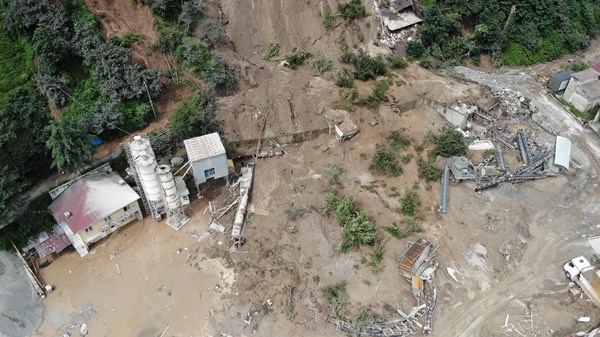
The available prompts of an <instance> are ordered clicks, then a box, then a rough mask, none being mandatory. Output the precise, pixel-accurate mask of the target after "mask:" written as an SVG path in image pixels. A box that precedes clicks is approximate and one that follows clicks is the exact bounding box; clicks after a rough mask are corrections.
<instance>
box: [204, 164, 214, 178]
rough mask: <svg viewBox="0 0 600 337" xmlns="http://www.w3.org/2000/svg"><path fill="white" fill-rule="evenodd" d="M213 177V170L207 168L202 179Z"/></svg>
mask: <svg viewBox="0 0 600 337" xmlns="http://www.w3.org/2000/svg"><path fill="white" fill-rule="evenodd" d="M214 175H215V168H214V167H213V168H209V169H208V170H204V178H211V177H212V176H214Z"/></svg>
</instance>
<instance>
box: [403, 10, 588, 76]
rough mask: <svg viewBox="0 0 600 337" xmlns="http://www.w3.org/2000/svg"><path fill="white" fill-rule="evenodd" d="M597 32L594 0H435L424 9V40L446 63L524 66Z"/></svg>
mask: <svg viewBox="0 0 600 337" xmlns="http://www.w3.org/2000/svg"><path fill="white" fill-rule="evenodd" d="M599 31H600V3H598V1H594V0H558V1H551V0H523V1H519V2H514V1H508V0H473V1H457V0H436V1H435V2H433V3H432V4H430V5H428V6H427V7H426V8H425V13H424V24H423V25H422V27H421V41H422V43H423V44H424V45H425V47H426V48H427V50H428V52H429V54H430V55H431V56H433V57H434V58H436V59H438V60H441V61H445V62H459V61H460V60H462V59H464V58H466V57H473V56H478V55H479V54H481V53H487V54H492V56H493V57H494V60H495V61H496V63H497V64H506V65H522V64H532V63H536V62H545V61H550V60H553V59H556V58H558V57H560V56H562V55H563V54H565V53H567V52H574V51H577V50H580V49H582V48H585V47H587V46H588V45H589V43H590V41H591V39H592V38H593V37H594V36H596V35H597V34H598V32H599ZM411 49H412V50H413V51H414V50H415V46H414V45H413V46H411Z"/></svg>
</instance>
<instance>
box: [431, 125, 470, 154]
mask: <svg viewBox="0 0 600 337" xmlns="http://www.w3.org/2000/svg"><path fill="white" fill-rule="evenodd" d="M467 147H468V145H467V141H466V140H465V137H464V136H463V134H462V133H460V132H458V131H456V130H452V129H450V130H447V131H446V132H444V133H442V134H441V135H439V136H438V137H437V140H436V143H435V148H434V153H435V154H436V155H438V154H439V155H442V156H444V157H452V156H460V155H464V154H465V153H466V152H467Z"/></svg>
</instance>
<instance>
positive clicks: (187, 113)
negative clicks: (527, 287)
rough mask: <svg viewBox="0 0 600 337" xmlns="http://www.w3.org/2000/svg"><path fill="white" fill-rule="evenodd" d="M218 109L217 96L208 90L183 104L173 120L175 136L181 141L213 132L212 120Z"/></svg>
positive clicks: (172, 128) (172, 125)
mask: <svg viewBox="0 0 600 337" xmlns="http://www.w3.org/2000/svg"><path fill="white" fill-rule="evenodd" d="M216 109H217V106H216V101H215V96H214V95H213V94H212V92H210V91H208V90H203V91H201V92H200V93H199V94H198V96H196V97H193V98H192V99H190V100H189V101H186V102H183V103H181V104H180V105H179V106H178V107H177V108H176V109H175V111H174V112H173V118H172V119H171V131H172V133H173V136H174V137H176V138H177V139H180V140H181V139H186V138H190V137H194V136H199V135H202V134H205V133H208V132H209V131H211V130H213V128H214V126H213V125H212V124H211V120H212V119H213V118H214V115H215V112H216Z"/></svg>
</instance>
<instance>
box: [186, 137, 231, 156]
mask: <svg viewBox="0 0 600 337" xmlns="http://www.w3.org/2000/svg"><path fill="white" fill-rule="evenodd" d="M183 145H185V151H186V152H187V155H188V159H189V161H191V162H195V161H198V160H202V159H206V158H210V157H215V156H218V155H221V154H224V153H225V147H223V143H222V142H221V137H219V134H218V133H216V132H213V133H209V134H207V135H204V136H200V137H195V138H190V139H186V140H184V141H183Z"/></svg>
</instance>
